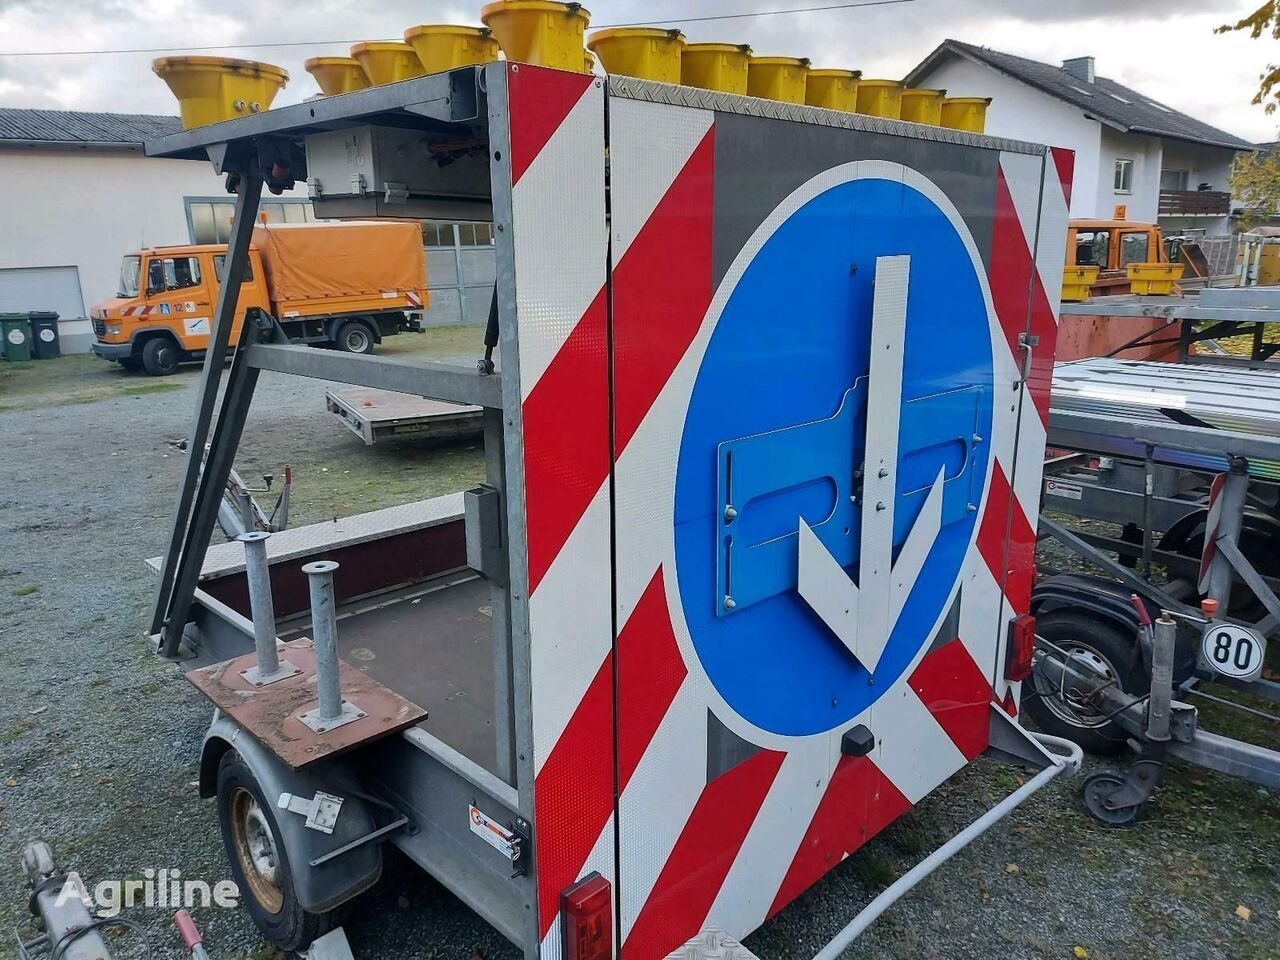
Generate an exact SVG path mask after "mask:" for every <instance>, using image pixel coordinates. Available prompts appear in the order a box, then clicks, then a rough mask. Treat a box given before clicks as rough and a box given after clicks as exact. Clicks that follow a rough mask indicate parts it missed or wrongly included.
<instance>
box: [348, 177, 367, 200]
mask: <svg viewBox="0 0 1280 960" xmlns="http://www.w3.org/2000/svg"><path fill="white" fill-rule="evenodd" d="M367 192H368V190H367V189H366V188H365V183H364V174H363V173H353V174H352V175H351V193H352V194H353V195H355V196H357V197H363V196H364V195H365V194H366V193H367Z"/></svg>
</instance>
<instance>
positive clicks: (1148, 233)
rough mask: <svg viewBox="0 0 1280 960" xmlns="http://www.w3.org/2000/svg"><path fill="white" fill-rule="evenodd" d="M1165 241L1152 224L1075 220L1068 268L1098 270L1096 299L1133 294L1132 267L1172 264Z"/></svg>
mask: <svg viewBox="0 0 1280 960" xmlns="http://www.w3.org/2000/svg"><path fill="white" fill-rule="evenodd" d="M1168 262H1169V258H1168V255H1167V254H1166V252H1165V249H1164V237H1163V235H1162V234H1161V232H1160V228H1159V227H1157V226H1156V225H1155V224H1152V223H1139V222H1137V221H1134V220H1124V219H1115V220H1072V221H1071V222H1070V224H1069V225H1068V228H1067V266H1068V267H1073V266H1075V267H1097V268H1098V279H1097V282H1096V283H1094V285H1093V286H1092V287H1091V288H1090V292H1091V293H1092V294H1093V295H1095V296H1101V295H1108V294H1119V293H1128V292H1129V277H1128V274H1127V272H1126V269H1125V268H1126V267H1127V266H1128V265H1129V264H1131V263H1168Z"/></svg>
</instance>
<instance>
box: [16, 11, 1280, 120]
mask: <svg viewBox="0 0 1280 960" xmlns="http://www.w3.org/2000/svg"><path fill="white" fill-rule="evenodd" d="M482 2H483V0H471V2H466V3H458V2H455V0H447V2H432V0H380V2H379V3H378V4H376V6H375V5H374V4H365V3H351V2H347V0H313V2H305V3H298V2H283V0H168V2H165V0H96V2H92V0H89V2H79V3H72V2H68V0H0V53H3V54H12V53H15V52H45V51H52V50H86V49H92V50H106V49H119V48H139V47H146V48H151V47H175V48H178V49H179V50H180V49H182V48H184V47H187V46H195V45H201V46H203V45H211V44H243V45H244V46H239V47H236V48H235V49H232V50H227V51H225V52H220V53H219V54H218V55H221V56H235V57H244V58H249V59H256V60H265V61H268V62H270V63H276V64H280V65H281V66H283V67H285V68H286V69H287V70H288V71H289V73H290V76H291V80H290V82H289V85H288V87H287V88H286V89H285V90H284V92H283V93H282V94H281V97H280V99H279V100H278V101H277V103H278V104H284V103H293V102H296V101H298V100H302V99H304V98H305V97H307V96H309V95H311V94H312V93H315V92H316V87H315V84H314V81H312V79H311V77H310V76H308V75H307V73H306V72H305V71H304V70H303V69H302V63H303V61H304V60H305V59H306V58H307V57H311V56H316V55H319V54H340V53H345V52H346V48H347V46H348V45H349V44H350V43H351V42H353V41H356V40H363V39H384V38H391V37H398V36H400V34H402V33H403V31H404V29H405V28H406V27H408V26H411V25H413V24H415V23H421V22H436V23H449V22H453V23H478V22H479V20H478V16H479V9H480V7H481V5H482ZM833 2H837V0H595V2H591V3H589V4H588V6H589V7H590V9H591V12H592V21H593V24H595V25H606V24H612V23H624V22H634V21H645V20H656V19H663V18H679V17H705V16H710V15H715V14H724V13H738V12H743V11H753V10H770V9H786V8H793V7H802V6H820V5H825V4H830V3H833ZM1257 5H1258V0H1235V2H1230V0H1069V2H1064V0H912V2H909V3H902V4H897V5H893V6H882V7H871V8H866V9H861V10H858V9H854V10H836V11H824V12H817V13H804V14H790V15H784V16H771V17H754V18H750V19H739V20H727V21H720V22H704V23H689V24H685V25H683V29H684V31H685V33H686V35H687V36H688V37H689V39H690V40H729V41H734V42H746V43H750V44H751V45H752V46H753V47H754V48H755V50H756V52H757V53H762V54H775V55H786V56H806V57H809V58H810V59H811V60H812V61H813V63H814V65H815V66H829V67H852V68H857V69H861V70H862V71H863V72H864V74H865V75H866V76H869V77H874V76H881V77H895V78H896V77H901V76H903V75H904V74H905V73H906V72H907V71H908V70H910V69H911V67H913V66H914V65H915V64H916V63H917V62H919V61H920V60H921V59H922V58H923V57H924V56H925V55H926V54H927V53H928V52H929V51H930V50H932V49H933V48H934V47H935V46H936V45H937V44H938V43H939V42H941V41H942V40H943V39H945V38H948V37H951V38H955V39H958V40H965V41H968V42H970V43H977V44H982V45H985V46H988V47H991V48H993V49H996V50H1001V51H1004V52H1007V53H1014V54H1018V55H1021V56H1026V57H1032V58H1034V59H1038V60H1044V61H1047V62H1051V63H1059V62H1061V61H1062V60H1063V59H1065V58H1068V57H1075V56H1084V55H1092V56H1094V57H1096V58H1097V69H1098V73H1099V74H1101V75H1102V76H1107V77H1111V78H1112V79H1114V80H1118V81H1119V82H1121V83H1123V84H1126V85H1128V86H1130V87H1133V88H1135V89H1137V90H1140V91H1141V92H1143V93H1144V94H1146V95H1148V96H1150V97H1152V98H1155V99H1158V100H1161V101H1163V102H1165V103H1167V104H1169V105H1170V106H1173V107H1176V108H1178V109H1180V110H1183V111H1185V112H1187V113H1190V114H1192V115H1193V116H1196V117H1199V118H1201V119H1203V120H1206V121H1208V122H1210V123H1213V124H1215V125H1216V126H1219V127H1222V128H1223V129H1226V130H1228V131H1230V132H1232V133H1235V134H1238V135H1240V136H1243V137H1245V138H1247V139H1250V140H1275V139H1277V129H1278V128H1280V117H1267V116H1266V115H1265V114H1264V113H1263V112H1262V108H1261V107H1254V106H1251V105H1250V103H1249V101H1250V99H1251V98H1252V95H1253V92H1254V90H1255V89H1256V86H1257V77H1258V74H1259V73H1260V72H1261V70H1262V68H1263V67H1264V66H1265V64H1266V63H1267V62H1268V61H1269V60H1270V61H1275V60H1278V59H1280V50H1277V47H1280V44H1277V43H1275V42H1274V41H1270V40H1266V39H1264V40H1256V41H1254V40H1249V39H1248V38H1247V37H1245V36H1239V35H1232V36H1214V34H1213V28H1214V27H1215V26H1216V25H1218V24H1219V23H1222V22H1224V21H1227V20H1235V19H1237V18H1238V17H1239V16H1241V15H1242V14H1243V13H1245V12H1247V11H1248V10H1249V9H1251V8H1253V7H1255V6H1257ZM323 40H330V41H338V42H336V43H327V44H325V43H315V42H313V41H323ZM292 41H306V45H305V46H292V47H276V48H255V47H254V46H253V45H252V44H253V43H255V42H257V43H263V42H292ZM175 52H176V51H175ZM153 56H156V54H116V55H104V54H95V55H90V56H74V57H72V56H60V57H40V56H24V57H18V56H10V55H4V56H0V106H17V107H58V108H66V109H81V110H105V111H116V112H121V113H174V112H176V109H175V104H174V102H173V100H172V99H171V97H170V95H169V92H168V89H167V88H166V87H165V85H164V84H163V83H162V82H161V81H160V80H159V79H158V78H156V77H155V76H154V75H153V74H152V73H151V71H150V61H151V59H152V57H153ZM952 92H953V93H960V92H961V91H952Z"/></svg>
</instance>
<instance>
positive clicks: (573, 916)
mask: <svg viewBox="0 0 1280 960" xmlns="http://www.w3.org/2000/svg"><path fill="white" fill-rule="evenodd" d="M560 919H561V926H562V927H563V929H564V960H610V958H611V957H612V956H613V890H612V889H611V888H610V886H609V881H608V880H606V879H605V878H604V877H602V876H600V874H598V873H593V874H591V875H590V876H588V877H586V878H584V879H582V880H579V881H578V882H577V883H575V884H574V885H573V886H572V887H569V889H567V890H565V891H564V892H563V893H561V894H560Z"/></svg>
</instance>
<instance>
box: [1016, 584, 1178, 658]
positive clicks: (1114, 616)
mask: <svg viewBox="0 0 1280 960" xmlns="http://www.w3.org/2000/svg"><path fill="white" fill-rule="evenodd" d="M1132 594H1133V591H1132V590H1130V589H1129V588H1128V587H1126V586H1125V585H1124V584H1122V583H1117V582H1116V581H1115V580H1107V579H1106V578H1104V577H1093V576H1089V575H1087V574H1083V573H1060V574H1057V575H1056V576H1052V577H1048V578H1047V579H1044V580H1041V581H1040V582H1039V583H1037V584H1036V587H1035V589H1034V590H1032V591H1031V612H1032V613H1033V614H1034V615H1036V616H1040V615H1041V614H1043V613H1048V612H1049V611H1051V610H1056V609H1059V608H1062V607H1068V608H1071V609H1074V610H1083V611H1085V612H1087V613H1089V614H1091V615H1092V616H1094V617H1096V618H1098V619H1099V620H1105V621H1109V622H1111V623H1114V624H1115V625H1116V626H1118V627H1120V628H1121V629H1123V630H1126V631H1129V632H1131V633H1132V634H1133V635H1134V639H1135V643H1136V641H1137V634H1138V627H1139V626H1140V623H1139V620H1138V612H1137V611H1136V610H1135V609H1134V608H1133V601H1132V600H1131V599H1130V597H1131V596H1132ZM1141 599H1142V605H1143V606H1144V607H1146V609H1147V614H1148V615H1149V616H1150V617H1151V619H1152V620H1155V619H1156V618H1157V617H1159V616H1160V604H1159V603H1157V602H1156V601H1154V600H1152V599H1151V598H1150V597H1146V596H1143V597H1141ZM1139 650H1140V654H1141V656H1142V658H1143V660H1144V661H1145V662H1147V664H1148V666H1149V665H1150V663H1149V659H1150V652H1149V651H1148V650H1146V649H1143V648H1141V647H1140V648H1139ZM1195 661H1196V655H1195V644H1194V643H1193V642H1191V641H1190V639H1189V638H1188V637H1187V636H1185V635H1184V633H1183V632H1182V631H1180V632H1179V636H1178V642H1177V654H1176V659H1175V665H1174V677H1175V679H1177V680H1178V682H1181V681H1182V680H1184V679H1186V678H1187V677H1188V676H1190V675H1191V673H1192V672H1193V671H1194V670H1195Z"/></svg>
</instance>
